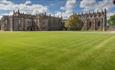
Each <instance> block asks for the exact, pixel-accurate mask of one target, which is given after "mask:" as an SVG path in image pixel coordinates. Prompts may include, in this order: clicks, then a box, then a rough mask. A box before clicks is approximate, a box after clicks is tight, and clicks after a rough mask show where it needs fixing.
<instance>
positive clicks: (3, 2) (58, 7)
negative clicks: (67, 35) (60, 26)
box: [0, 0, 115, 17]
mask: <svg viewBox="0 0 115 70" xmlns="http://www.w3.org/2000/svg"><path fill="white" fill-rule="evenodd" d="M112 1H113V0H0V16H3V15H11V14H12V10H17V9H19V10H20V11H22V12H24V13H31V14H36V13H37V14H38V13H44V12H47V13H50V14H52V15H57V16H60V15H61V16H63V17H68V16H69V15H71V14H72V13H73V12H75V13H80V12H88V11H89V10H91V11H96V10H102V9H105V8H106V9H107V10H108V16H110V15H113V14H114V13H115V5H113V3H112Z"/></svg>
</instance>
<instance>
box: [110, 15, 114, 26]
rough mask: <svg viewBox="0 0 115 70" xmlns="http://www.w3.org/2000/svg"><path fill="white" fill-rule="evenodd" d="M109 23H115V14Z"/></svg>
mask: <svg viewBox="0 0 115 70" xmlns="http://www.w3.org/2000/svg"><path fill="white" fill-rule="evenodd" d="M109 23H110V25H115V14H114V15H113V16H111V17H110V19H109Z"/></svg>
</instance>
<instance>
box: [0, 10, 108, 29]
mask: <svg viewBox="0 0 115 70" xmlns="http://www.w3.org/2000/svg"><path fill="white" fill-rule="evenodd" d="M106 14H107V12H106V10H102V11H101V12H92V13H90V12H89V13H81V14H76V13H74V14H73V15H76V16H78V17H79V19H80V20H81V23H79V27H78V28H79V30H83V31H88V30H95V31H97V30H99V31H105V30H106V29H107V16H106ZM64 28H65V27H64V20H63V18H62V17H55V16H51V15H46V13H44V14H39V15H31V14H24V13H20V11H19V10H18V11H17V12H15V11H13V15H12V16H3V17H2V18H1V20H0V30H1V31H59V30H63V29H64Z"/></svg>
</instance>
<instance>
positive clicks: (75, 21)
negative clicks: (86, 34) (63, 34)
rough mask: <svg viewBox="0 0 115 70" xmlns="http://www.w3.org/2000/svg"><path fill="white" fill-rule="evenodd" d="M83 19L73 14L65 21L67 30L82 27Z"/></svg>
mask: <svg viewBox="0 0 115 70" xmlns="http://www.w3.org/2000/svg"><path fill="white" fill-rule="evenodd" d="M80 23H81V20H80V19H79V17H78V16H77V15H71V16H70V17H69V18H68V20H67V21H66V22H65V28H66V29H67V30H78V29H79V27H80Z"/></svg>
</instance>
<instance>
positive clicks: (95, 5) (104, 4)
mask: <svg viewBox="0 0 115 70" xmlns="http://www.w3.org/2000/svg"><path fill="white" fill-rule="evenodd" d="M80 7H81V8H83V11H88V10H95V11H97V10H103V9H107V11H108V14H107V16H108V18H109V17H110V15H109V14H110V13H112V12H111V9H112V8H115V5H114V4H113V2H112V0H102V1H99V2H96V0H82V1H81V2H80Z"/></svg>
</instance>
